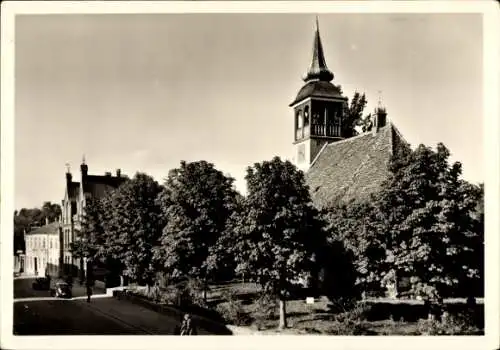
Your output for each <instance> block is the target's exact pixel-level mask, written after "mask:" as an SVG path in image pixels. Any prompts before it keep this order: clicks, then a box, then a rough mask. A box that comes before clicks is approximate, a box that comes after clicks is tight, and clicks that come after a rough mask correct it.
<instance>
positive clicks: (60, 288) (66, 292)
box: [52, 281, 72, 298]
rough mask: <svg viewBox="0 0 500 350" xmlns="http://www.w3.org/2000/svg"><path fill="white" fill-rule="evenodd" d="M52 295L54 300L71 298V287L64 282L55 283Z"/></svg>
mask: <svg viewBox="0 0 500 350" xmlns="http://www.w3.org/2000/svg"><path fill="white" fill-rule="evenodd" d="M52 295H53V296H55V297H56V298H71V297H72V293H71V286H70V285H69V284H68V283H66V282H62V281H59V282H57V283H56V285H55V288H54V290H53V291H52Z"/></svg>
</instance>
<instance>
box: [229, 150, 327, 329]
mask: <svg viewBox="0 0 500 350" xmlns="http://www.w3.org/2000/svg"><path fill="white" fill-rule="evenodd" d="M246 181H247V188H248V195H247V197H246V198H245V200H244V203H243V210H242V212H241V214H240V215H238V217H234V218H233V222H232V225H233V227H232V229H233V230H234V233H235V235H236V236H237V241H236V242H234V244H235V251H236V252H237V255H236V257H235V259H236V262H237V263H238V267H237V268H238V271H239V272H248V273H253V274H256V275H257V276H256V278H257V279H258V281H259V282H260V283H261V284H263V285H264V286H265V287H266V291H267V292H269V293H272V294H273V295H275V296H277V297H278V298H279V301H280V322H279V326H280V328H284V327H286V326H287V321H286V299H287V296H288V294H289V292H290V288H291V287H292V286H293V284H294V283H296V282H297V281H298V280H299V279H301V278H307V277H308V276H309V275H311V273H314V272H315V253H317V248H318V247H319V246H320V245H322V244H323V243H324V240H323V232H322V227H321V224H320V221H319V220H318V218H317V211H316V210H315V209H314V207H313V206H312V203H311V198H310V195H309V190H308V187H307V185H306V183H305V179H304V174H303V173H302V172H301V171H299V170H298V169H297V168H296V167H295V166H294V165H293V164H292V163H290V162H289V161H285V162H284V161H282V160H281V159H280V158H278V157H275V158H274V159H273V160H271V161H264V162H262V163H257V164H255V165H254V166H253V167H250V168H248V170H247V175H246Z"/></svg>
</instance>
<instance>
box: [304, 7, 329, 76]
mask: <svg viewBox="0 0 500 350" xmlns="http://www.w3.org/2000/svg"><path fill="white" fill-rule="evenodd" d="M314 80H320V81H332V80H333V73H332V72H331V71H330V70H329V69H328V67H327V66H326V61H325V54H324V52H323V45H322V44H321V38H320V35H319V20H318V16H316V30H315V33H314V45H313V56H312V62H311V66H310V67H309V70H308V71H307V74H306V75H305V77H304V81H305V82H309V81H314Z"/></svg>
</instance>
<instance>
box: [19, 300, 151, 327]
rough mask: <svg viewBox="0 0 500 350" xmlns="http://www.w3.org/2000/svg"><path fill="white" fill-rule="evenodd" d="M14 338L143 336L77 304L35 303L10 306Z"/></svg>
mask: <svg viewBox="0 0 500 350" xmlns="http://www.w3.org/2000/svg"><path fill="white" fill-rule="evenodd" d="M14 334H15V335H121V334H147V333H146V332H144V331H141V330H139V329H137V328H133V326H129V325H127V324H126V323H124V322H120V321H118V320H117V319H113V318H111V317H106V316H104V315H103V314H98V313H97V312H96V311H95V310H93V309H91V308H89V307H87V306H86V305H85V304H84V303H82V302H81V301H72V300H38V301H29V302H16V303H14Z"/></svg>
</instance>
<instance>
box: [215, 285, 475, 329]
mask: <svg viewBox="0 0 500 350" xmlns="http://www.w3.org/2000/svg"><path fill="white" fill-rule="evenodd" d="M228 293H232V294H233V296H234V298H235V300H237V301H238V304H239V305H240V306H241V310H242V311H243V313H245V314H247V315H249V316H250V320H248V322H247V324H245V325H244V326H243V327H245V328H247V329H248V330H252V331H254V332H257V331H258V332H259V333H261V334H273V333H277V332H278V330H277V326H278V317H279V316H278V315H279V313H278V310H277V309H276V310H275V311H276V312H275V314H274V315H271V317H267V318H266V317H256V315H258V314H259V311H258V308H259V307H258V305H257V303H256V299H257V297H258V293H259V286H258V285H257V284H255V283H228V284H224V285H216V286H211V287H210V291H209V292H208V294H207V301H208V303H209V305H210V306H211V307H220V306H221V305H224V304H226V306H228V304H229V302H228V301H227V300H225V299H224V298H225V297H227V295H228ZM370 302H371V303H372V304H374V303H375V304H376V303H377V301H375V300H371V301H370ZM380 303H383V304H384V305H389V306H390V304H406V305H405V307H408V305H413V307H416V305H418V304H421V303H422V302H420V301H404V300H402V301H391V300H389V301H388V300H385V299H382V300H381V301H380ZM454 303H457V301H456V300H455V301H454ZM481 304H482V303H481ZM384 307H385V306H384ZM286 308H287V310H286V311H287V322H288V329H286V330H284V331H282V332H280V333H282V334H283V333H284V334H325V335H327V334H346V332H347V334H346V335H352V334H353V333H351V332H355V331H354V329H359V330H361V334H365V335H418V334H420V333H419V324H418V320H417V319H414V320H407V321H404V320H402V319H401V320H399V321H393V320H391V319H373V318H372V319H371V320H361V319H357V320H354V319H352V320H351V319H340V321H339V319H338V318H336V315H334V314H333V313H332V311H331V310H330V308H329V301H328V299H327V298H326V297H321V298H319V299H316V300H315V302H314V304H307V303H306V302H305V300H304V299H300V300H288V301H287V303H286ZM410 312H411V311H410ZM368 319H369V318H368ZM248 323H249V324H248ZM359 330H358V332H359ZM354 334H360V333H354Z"/></svg>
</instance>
